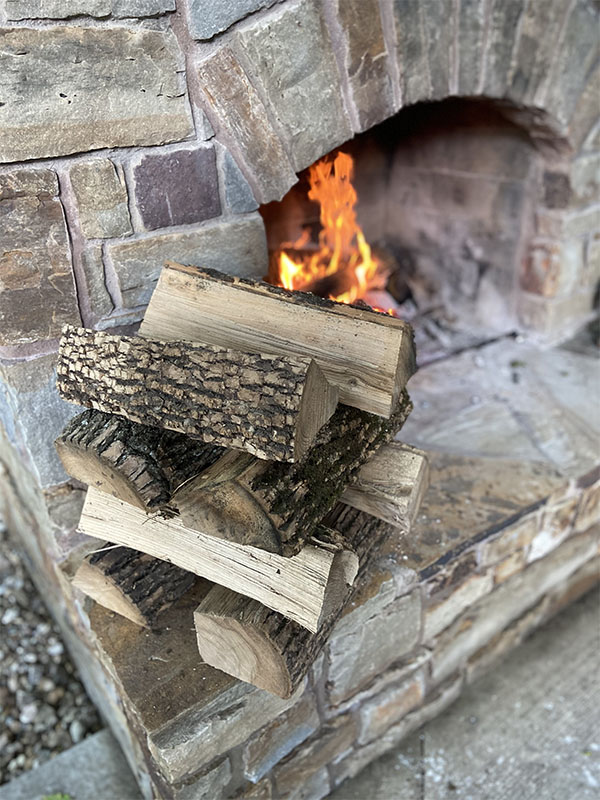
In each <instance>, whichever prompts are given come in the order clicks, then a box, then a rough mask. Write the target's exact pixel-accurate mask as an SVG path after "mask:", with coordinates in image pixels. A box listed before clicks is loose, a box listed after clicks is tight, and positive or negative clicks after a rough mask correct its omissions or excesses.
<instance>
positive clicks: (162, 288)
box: [140, 262, 415, 417]
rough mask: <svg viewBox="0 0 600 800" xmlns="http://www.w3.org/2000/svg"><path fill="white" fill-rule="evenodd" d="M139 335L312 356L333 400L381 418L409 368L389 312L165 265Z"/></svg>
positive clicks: (402, 329) (408, 351) (411, 360)
mask: <svg viewBox="0 0 600 800" xmlns="http://www.w3.org/2000/svg"><path fill="white" fill-rule="evenodd" d="M174 309H176V310H177V313H174ZM140 335H141V336H145V337H148V338H150V339H177V340H179V339H186V340H189V341H201V342H208V343H211V344H216V345H221V346H225V347H233V348H238V349H242V350H249V351H251V352H255V353H273V354H275V355H281V356H302V357H306V358H314V359H315V361H316V362H317V363H318V364H319V366H320V367H321V369H322V370H323V372H324V373H325V376H326V377H327V379H328V380H329V381H330V383H332V384H334V385H336V386H337V387H338V388H339V395H340V402H342V403H345V404H346V405H350V406H353V407H356V408H360V409H362V410H364V411H368V412H370V413H372V414H378V415H381V416H384V417H389V416H390V415H391V414H392V413H393V412H394V410H395V408H396V404H397V400H398V397H399V395H400V392H401V391H402V389H403V388H404V386H405V385H406V382H407V381H408V379H409V378H410V376H411V375H412V374H413V372H414V371H415V352H414V342H413V333H412V328H411V327H410V325H408V324H407V323H405V322H401V321H400V320H398V319H396V318H394V317H391V316H389V315H387V314H383V313H380V312H376V311H373V310H369V309H366V308H359V307H355V306H349V305H346V304H344V303H337V302H335V301H333V300H326V299H323V298H320V297H316V296H315V295H313V294H309V293H305V292H290V291H287V290H285V289H281V288H279V287H276V286H271V285H270V284H267V283H263V282H257V281H251V280H245V279H242V278H234V277H231V276H229V275H224V274H222V273H220V272H217V271H215V270H209V269H200V268H199V267H187V266H182V265H181V264H175V263H172V262H168V263H167V265H166V266H165V267H164V268H163V270H162V273H161V275H160V278H159V281H158V285H157V286H156V289H155V290H154V293H153V295H152V297H151V299H150V304H149V306H148V308H147V309H146V313H145V316H144V320H143V322H142V325H141V327H140Z"/></svg>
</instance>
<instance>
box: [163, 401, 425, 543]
mask: <svg viewBox="0 0 600 800" xmlns="http://www.w3.org/2000/svg"><path fill="white" fill-rule="evenodd" d="M411 409H412V404H411V402H410V399H409V397H408V395H407V394H406V392H405V391H404V392H403V393H402V395H401V396H400V399H399V401H398V404H397V406H396V409H395V411H394V413H393V415H392V416H391V418H390V419H384V418H382V417H378V416H375V415H374V414H368V413H367V412H365V411H360V410H358V409H356V408H350V407H349V406H343V405H340V406H338V408H337V410H336V412H335V414H334V415H333V417H332V418H331V420H330V421H329V422H328V423H326V424H325V425H324V426H323V427H322V428H321V430H320V431H319V433H318V435H317V439H316V441H315V444H314V446H313V447H312V448H311V450H310V451H309V452H308V453H307V454H306V455H305V456H304V458H303V459H302V460H301V461H299V462H298V463H296V464H284V463H277V462H266V461H260V460H259V459H256V458H252V457H249V456H247V455H246V454H243V453H242V454H234V453H232V452H231V451H228V452H227V453H225V455H224V456H223V458H222V459H220V460H219V461H217V462H215V463H214V464H213V465H212V466H210V467H209V468H208V469H207V470H205V471H204V472H203V473H202V474H201V475H199V476H198V477H196V478H192V479H191V480H190V481H188V482H187V483H186V484H184V485H183V486H182V487H181V489H179V490H178V491H177V492H175V494H174V495H173V497H172V499H171V506H172V507H174V508H176V509H177V510H178V512H179V514H180V516H181V521H182V523H183V524H184V525H186V526H187V527H188V528H193V529H195V530H198V531H203V532H204V533H208V534H211V535H213V536H215V537H220V538H223V539H227V540H228V541H231V542H239V543H242V544H249V545H254V546H256V547H260V548H262V549H264V550H268V551H270V552H273V553H281V554H282V555H284V556H292V555H295V554H296V553H298V552H300V551H301V549H302V547H303V546H304V545H305V544H306V542H307V541H308V540H309V539H310V537H311V536H312V534H313V533H314V531H315V529H316V527H317V525H318V524H319V523H320V522H321V520H322V519H323V517H324V516H325V515H326V514H327V513H328V512H329V511H331V509H332V508H333V507H334V506H335V504H336V502H337V501H338V500H339V499H340V497H341V496H342V494H343V493H344V491H345V489H346V487H347V485H348V484H349V483H350V482H351V481H352V480H353V479H354V477H355V476H356V475H357V474H358V471H359V470H360V468H361V466H362V465H363V464H364V463H365V462H366V461H367V460H368V459H369V458H370V457H371V456H373V455H374V454H375V452H376V451H377V450H378V448H379V447H380V446H381V445H383V444H385V443H387V442H388V441H389V440H390V439H392V437H393V436H394V435H395V434H396V432H397V431H398V430H399V429H400V428H401V427H402V425H403V424H404V421H405V420H406V418H407V417H408V414H409V413H410V411H411Z"/></svg>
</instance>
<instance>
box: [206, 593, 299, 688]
mask: <svg viewBox="0 0 600 800" xmlns="http://www.w3.org/2000/svg"><path fill="white" fill-rule="evenodd" d="M194 624H195V627H196V636H197V639H198V650H199V652H200V656H201V658H202V659H203V661H205V662H206V663H207V664H210V665H215V664H219V665H223V668H222V671H224V672H226V673H227V674H229V675H235V676H236V677H237V678H239V680H242V681H246V683H251V684H253V685H254V686H257V687H258V688H259V689H265V690H266V691H268V692H271V693H272V694H275V695H277V696H279V697H282V698H284V699H287V698H288V697H290V696H291V695H292V692H293V688H292V684H291V681H290V677H289V672H288V670H287V668H286V665H285V662H284V660H283V658H282V656H281V654H280V653H279V652H277V649H276V648H275V647H274V646H273V645H272V644H271V642H269V641H268V639H266V638H265V637H264V634H263V633H262V632H259V631H256V630H254V628H253V627H252V625H250V624H244V623H243V622H242V621H240V620H236V619H232V618H231V617H220V616H215V615H212V614H204V613H202V611H201V606H200V607H199V608H198V609H196V611H195V612H194Z"/></svg>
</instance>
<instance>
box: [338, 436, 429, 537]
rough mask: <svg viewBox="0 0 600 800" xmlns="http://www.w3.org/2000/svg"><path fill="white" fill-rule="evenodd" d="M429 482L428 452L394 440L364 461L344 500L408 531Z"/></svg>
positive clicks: (344, 495) (347, 488) (346, 491)
mask: <svg viewBox="0 0 600 800" xmlns="http://www.w3.org/2000/svg"><path fill="white" fill-rule="evenodd" d="M428 485H429V463H428V461H427V455H426V454H425V453H424V452H423V451H422V450H418V449H417V448H416V447H411V446H410V445H407V444H402V443H401V442H392V443H391V444H388V445H384V446H383V447H380V448H379V450H378V451H377V453H376V454H375V456H374V457H373V458H372V459H370V461H367V462H366V464H363V466H362V467H361V468H360V471H359V473H358V476H357V478H356V480H355V481H354V483H352V484H350V485H349V486H347V487H346V489H345V491H344V494H343V495H342V497H341V500H342V502H343V503H346V504H347V505H349V506H353V507H354V508H358V509H359V510H360V511H366V512H367V513H368V514H372V515H373V516H374V517H378V518H379V519H382V520H385V521H386V522H389V523H391V524H392V525H396V526H397V527H398V528H400V529H401V530H402V531H406V532H408V531H409V530H410V527H411V525H412V523H413V522H414V520H415V517H416V515H417V512H418V510H419V506H420V505H421V500H422V498H423V495H424V494H425V491H426V490H427V487H428Z"/></svg>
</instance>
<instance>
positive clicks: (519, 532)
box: [481, 511, 541, 567]
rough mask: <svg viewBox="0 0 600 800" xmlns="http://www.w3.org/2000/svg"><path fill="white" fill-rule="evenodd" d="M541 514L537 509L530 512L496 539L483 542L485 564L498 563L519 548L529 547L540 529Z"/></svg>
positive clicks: (482, 555)
mask: <svg viewBox="0 0 600 800" xmlns="http://www.w3.org/2000/svg"><path fill="white" fill-rule="evenodd" d="M540 521H541V517H540V514H539V513H538V512H537V511H536V512H534V513H533V514H528V515H527V516H526V517H523V518H522V519H520V520H519V521H518V522H516V523H515V524H514V525H511V526H510V527H508V528H505V529H504V530H503V531H502V533H501V534H500V535H499V536H497V537H495V538H494V539H489V540H488V541H486V542H483V544H482V547H481V563H482V565H483V566H486V567H487V566H489V565H490V564H496V563H497V562H498V561H502V560H503V559H505V558H507V557H508V556H510V555H512V553H514V552H516V551H517V550H524V549H525V548H526V547H529V545H530V544H531V542H532V540H533V538H534V537H535V535H536V534H537V532H538V531H539V529H540Z"/></svg>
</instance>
